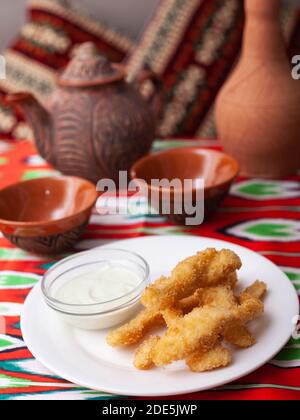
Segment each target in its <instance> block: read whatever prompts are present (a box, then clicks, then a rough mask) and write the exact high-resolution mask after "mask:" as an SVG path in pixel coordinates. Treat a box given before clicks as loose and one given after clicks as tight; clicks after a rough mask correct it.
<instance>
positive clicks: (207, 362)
mask: <svg viewBox="0 0 300 420" xmlns="http://www.w3.org/2000/svg"><path fill="white" fill-rule="evenodd" d="M230 362H231V354H230V352H229V350H228V349H227V348H226V347H224V346H223V345H222V344H220V343H219V344H217V345H216V346H215V347H213V348H211V349H210V350H208V351H206V352H203V351H201V350H200V351H198V352H196V353H193V354H192V355H190V356H189V357H187V359H186V364H187V366H188V367H189V368H190V369H191V371H192V372H205V371H208V370H213V369H218V368H220V367H225V366H228V365H229V364H230Z"/></svg>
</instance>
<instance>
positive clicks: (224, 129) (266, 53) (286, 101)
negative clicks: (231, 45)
mask: <svg viewBox="0 0 300 420" xmlns="http://www.w3.org/2000/svg"><path fill="white" fill-rule="evenodd" d="M280 3H281V2H280V0H267V1H265V0H263V1H262V0H245V12H246V25H245V31H244V39H243V47H242V52H241V57H240V60H239V62H238V64H237V66H236V68H235V70H234V71H233V73H232V75H231V76H230V78H229V80H228V81H227V83H225V85H224V87H223V88H222V90H221V91H220V94H219V96H218V98H217V105H216V122H217V128H218V133H219V137H220V140H221V143H222V145H223V147H224V150H225V151H226V152H227V153H229V154H230V155H232V156H233V157H235V158H236V159H237V161H238V162H239V164H240V168H241V174H242V175H246V176H253V177H263V178H277V177H282V176H285V175H289V174H292V173H294V172H295V171H296V170H297V169H298V168H299V166H300V165H299V163H300V80H294V79H293V78H292V72H291V66H290V64H289V61H288V58H287V53H286V48H285V42H284V37H283V33H282V29H281V24H280Z"/></svg>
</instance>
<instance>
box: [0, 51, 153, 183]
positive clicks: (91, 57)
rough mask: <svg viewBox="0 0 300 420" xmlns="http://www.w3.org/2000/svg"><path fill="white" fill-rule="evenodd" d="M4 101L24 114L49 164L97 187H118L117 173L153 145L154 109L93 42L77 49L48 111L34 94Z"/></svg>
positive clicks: (130, 164)
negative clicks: (103, 183)
mask: <svg viewBox="0 0 300 420" xmlns="http://www.w3.org/2000/svg"><path fill="white" fill-rule="evenodd" d="M140 79H143V77H141V78H140ZM6 100H7V102H8V103H10V104H15V105H18V106H19V107H20V108H21V110H22V111H23V113H24V115H25V118H26V119H27V120H28V122H29V123H30V124H31V126H32V128H33V132H34V136H35V142H36V146H37V149H38V151H39V153H40V154H41V156H42V157H43V158H44V159H45V160H46V161H47V162H49V163H50V164H52V165H53V166H54V167H55V168H56V169H58V170H59V171H61V172H62V173H64V174H67V175H76V176H80V177H82V178H86V179H88V180H90V181H92V182H94V183H96V182H97V181H98V180H99V179H101V178H110V179H113V180H114V181H115V182H116V183H117V181H118V175H119V171H120V170H129V168H130V167H131V166H132V164H133V163H134V162H135V161H136V160H137V159H139V158H140V157H141V156H143V155H144V154H146V153H148V151H149V150H150V148H151V144H152V142H153V140H154V136H155V116H154V111H153V109H151V106H150V104H148V103H147V102H146V101H145V100H144V99H143V97H142V96H141V94H140V93H139V91H138V87H137V86H135V83H132V84H130V83H127V81H126V80H125V70H124V66H123V65H120V64H118V65H117V64H111V63H110V62H109V61H108V59H107V58H105V57H104V56H103V55H101V54H100V53H99V51H98V50H97V48H96V46H95V45H94V44H93V43H84V44H81V45H80V46H79V47H78V49H77V51H76V52H75V54H74V57H73V58H72V60H71V61H70V63H69V64H68V66H67V67H66V69H65V71H64V72H63V73H62V75H61V76H60V77H59V78H58V80H57V90H56V91H55V92H54V93H53V95H52V96H51V97H50V99H49V101H48V102H47V103H46V105H45V107H44V106H43V105H41V104H40V103H39V102H38V101H37V99H35V98H34V97H33V96H32V95H31V94H30V93H16V94H12V95H9V96H8V97H7V98H6ZM154 103H155V101H154Z"/></svg>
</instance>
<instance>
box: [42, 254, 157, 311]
mask: <svg viewBox="0 0 300 420" xmlns="http://www.w3.org/2000/svg"><path fill="white" fill-rule="evenodd" d="M92 251H99V252H111V251H113V252H120V253H123V254H127V255H129V256H133V257H135V258H137V260H139V261H140V263H141V267H142V268H143V270H144V275H143V277H142V279H141V281H140V282H139V283H138V285H137V286H136V287H135V288H134V289H132V290H130V291H129V292H127V293H125V294H124V295H121V296H118V297H117V298H114V299H109V300H106V301H102V302H98V303H88V304H77V303H75V304H74V303H66V302H63V301H61V300H58V299H56V298H54V297H53V296H51V295H50V294H49V293H48V290H47V286H46V281H47V278H48V277H49V275H51V274H53V272H55V271H56V270H57V269H58V268H59V267H61V266H62V265H64V264H65V263H67V262H70V261H72V260H76V259H78V258H79V257H81V256H83V255H87V254H90V253H91V252H92ZM100 261H101V260H99V261H97V259H96V257H95V261H94V263H95V262H100ZM82 266H84V263H80V264H78V265H77V266H76V265H74V267H72V268H71V269H69V270H66V271H64V272H63V273H61V274H60V275H63V274H65V273H66V272H69V271H71V270H74V269H76V267H82ZM149 273H150V268H149V264H148V263H147V261H146V260H145V259H144V258H143V257H141V256H140V255H139V254H138V253H136V252H133V251H127V250H125V249H121V248H103V249H100V248H99V249H98V250H97V249H94V250H88V251H83V252H80V253H77V254H75V255H70V256H69V257H67V258H64V259H63V260H62V261H59V262H58V263H56V264H55V265H54V266H53V267H51V268H50V269H49V270H48V271H47V272H46V273H45V274H44V275H43V277H42V281H41V289H42V293H43V296H44V298H45V300H46V302H47V303H48V305H49V306H51V308H53V309H56V310H59V311H61V312H64V313H67V314H73V315H75V314H76V315H83V316H84V315H87V314H86V313H84V312H82V313H81V312H80V309H81V310H83V309H85V310H90V311H92V313H89V314H90V315H95V314H97V313H98V314H100V313H103V314H104V313H109V312H110V311H108V310H104V311H101V307H103V306H104V305H107V304H110V303H112V304H113V303H115V302H117V301H118V300H120V299H124V298H125V299H126V296H132V295H134V297H133V298H132V299H130V300H129V301H128V302H125V303H124V302H123V303H122V304H121V305H120V306H117V305H116V306H114V307H113V308H112V309H111V312H112V311H115V310H118V309H122V308H123V307H124V306H126V305H127V304H129V303H130V302H131V301H135V300H136V298H137V297H138V296H139V295H141V292H142V290H141V287H142V286H143V285H144V284H145V283H146V281H147V280H148V278H149ZM60 275H58V276H57V278H58V277H59V276H60ZM135 293H136V294H135ZM76 309H77V311H76Z"/></svg>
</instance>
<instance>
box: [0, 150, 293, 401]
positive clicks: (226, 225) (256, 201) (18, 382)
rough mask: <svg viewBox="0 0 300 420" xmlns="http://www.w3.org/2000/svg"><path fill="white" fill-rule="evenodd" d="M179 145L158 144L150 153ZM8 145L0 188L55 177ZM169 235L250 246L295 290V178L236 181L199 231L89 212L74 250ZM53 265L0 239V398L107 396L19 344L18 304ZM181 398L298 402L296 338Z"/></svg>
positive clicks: (0, 158)
mask: <svg viewBox="0 0 300 420" xmlns="http://www.w3.org/2000/svg"><path fill="white" fill-rule="evenodd" d="M182 144H183V142H162V143H160V142H158V143H156V145H155V148H156V149H160V148H162V147H164V148H165V147H171V146H181V145H182ZM185 144H186V143H185ZM201 144H203V143H201ZM9 147H10V149H9V150H8V151H6V152H3V145H2V144H1V145H0V187H3V186H4V185H7V184H10V183H13V182H17V181H19V180H24V179H30V178H33V177H40V176H44V175H47V174H49V173H50V174H52V173H53V170H52V169H51V168H49V167H48V166H47V165H45V163H44V162H43V161H42V160H41V158H40V157H39V156H37V154H36V150H35V149H34V147H33V146H32V144H31V143H29V142H22V143H18V144H14V145H10V146H9ZM215 147H216V146H215ZM1 150H2V153H1ZM172 233H174V234H175V233H176V234H180V233H181V234H192V235H199V236H204V237H212V238H217V239H223V240H227V241H231V242H234V243H237V244H240V245H243V246H245V247H248V248H251V249H252V250H254V251H256V252H259V253H260V254H262V255H264V256H266V257H267V258H269V259H270V260H272V261H273V262H274V263H275V264H277V265H279V266H280V267H281V268H282V270H283V271H284V272H285V273H286V274H287V275H288V277H289V278H290V280H291V281H292V282H293V284H294V286H295V288H296V289H297V290H298V291H299V290H300V176H294V177H290V178H289V179H285V180H281V181H263V180H258V179H251V180H250V179H238V180H237V182H236V183H235V184H234V186H233V187H232V190H231V194H230V196H228V197H227V198H226V200H225V202H224V203H223V205H222V207H221V208H220V209H219V211H218V213H216V214H215V215H214V217H212V219H211V220H209V221H208V222H206V223H204V224H203V225H202V226H200V227H199V228H189V229H184V228H181V227H178V226H172V225H170V224H168V223H167V222H166V221H165V220H163V219H161V218H155V217H153V216H152V217H148V216H147V215H144V216H140V217H124V220H120V219H119V218H118V222H117V223H116V224H108V223H107V220H105V216H99V215H98V214H96V213H94V214H93V216H92V218H91V221H90V225H89V226H88V229H87V231H86V233H85V234H84V235H83V237H82V240H81V241H80V242H79V243H78V245H77V249H81V250H82V249H88V248H91V247H94V246H96V245H99V244H102V243H105V242H107V241H110V240H116V239H125V238H131V237H136V236H142V235H162V234H172ZM52 263H53V260H49V259H47V258H40V257H36V256H34V255H31V254H29V253H26V252H24V251H21V250H19V249H16V248H14V247H13V246H12V245H11V244H10V243H9V242H8V241H7V240H6V239H4V238H2V237H0V400H1V399H32V398H34V399H39V398H43V399H44V398H52V399H54V398H55V399H56V398H58V399H65V398H67V399H101V398H107V397H109V396H108V395H106V394H104V393H101V392H94V391H90V390H86V389H82V388H78V387H75V386H74V385H72V384H70V383H68V382H66V381H64V380H63V379H61V378H58V377H56V376H55V375H53V374H52V373H51V372H49V371H48V370H47V369H46V368H45V367H43V366H42V365H41V364H40V363H39V362H38V361H36V360H35V359H34V358H33V357H32V355H31V354H30V352H29V351H28V349H27V348H26V346H25V344H24V342H23V340H22V334H21V331H20V325H19V316H20V313H21V311H22V304H23V302H24V299H25V297H26V296H27V294H28V293H29V291H30V289H31V288H32V287H33V286H34V285H35V284H36V283H37V282H38V281H39V280H40V276H41V275H42V274H43V273H44V272H45V270H46V269H47V268H48V267H49V266H50V265H51V264H52ZM281 309H282V310H284V308H281ZM176 398H181V397H176ZM182 398H193V399H207V398H210V399H227V398H230V399H261V398H264V399H265V398H267V399H300V339H298V340H295V339H291V340H290V342H289V343H288V344H287V345H286V347H285V348H284V349H282V351H281V352H280V353H279V354H278V355H277V356H276V357H275V358H274V359H273V360H271V361H270V362H269V363H268V364H266V365H265V366H263V367H262V368H260V369H259V370H257V371H256V372H254V373H252V374H251V375H249V376H246V377H244V378H242V379H240V380H239V381H236V382H234V383H232V384H228V385H226V386H223V387H222V388H219V389H216V390H212V391H209V392H202V393H196V394H192V395H185V396H182Z"/></svg>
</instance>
